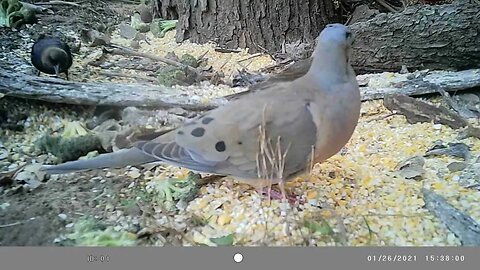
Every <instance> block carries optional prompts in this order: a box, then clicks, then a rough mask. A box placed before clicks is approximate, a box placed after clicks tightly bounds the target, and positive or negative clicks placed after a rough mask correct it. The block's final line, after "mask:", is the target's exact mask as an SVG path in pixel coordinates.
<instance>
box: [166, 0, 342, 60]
mask: <svg viewBox="0 0 480 270" xmlns="http://www.w3.org/2000/svg"><path fill="white" fill-rule="evenodd" d="M158 2H160V4H158ZM334 2H335V1H334V0H302V1H297V0H242V1H238V0H195V1H185V0H157V10H158V7H159V6H160V10H161V11H160V13H164V14H165V15H167V12H166V10H167V9H168V8H170V9H172V8H177V12H178V14H179V22H178V24H177V36H176V38H177V41H178V42H181V41H184V40H186V39H190V41H192V42H195V43H200V44H203V43H206V42H209V41H215V42H216V43H217V44H218V45H219V46H220V47H223V48H229V49H236V48H238V47H241V48H246V47H248V48H250V52H264V51H265V50H266V51H269V52H274V51H278V50H280V49H281V48H282V45H283V44H284V43H287V44H288V43H294V42H297V41H299V40H301V41H312V40H314V39H315V37H317V36H318V33H319V32H320V30H321V29H323V27H324V26H325V25H326V24H328V23H332V22H339V21H340V20H341V16H340V14H341V9H340V8H339V7H336V6H335V4H334ZM162 10H163V11H162ZM162 15H163V14H162Z"/></svg>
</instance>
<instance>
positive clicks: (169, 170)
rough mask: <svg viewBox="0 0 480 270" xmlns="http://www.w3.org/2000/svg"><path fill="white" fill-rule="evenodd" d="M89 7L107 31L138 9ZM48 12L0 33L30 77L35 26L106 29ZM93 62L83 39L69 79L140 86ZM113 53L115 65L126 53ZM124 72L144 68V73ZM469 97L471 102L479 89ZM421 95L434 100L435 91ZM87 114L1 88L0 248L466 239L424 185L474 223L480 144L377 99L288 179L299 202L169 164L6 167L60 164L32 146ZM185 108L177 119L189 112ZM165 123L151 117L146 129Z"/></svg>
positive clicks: (149, 46) (225, 90) (195, 92)
mask: <svg viewBox="0 0 480 270" xmlns="http://www.w3.org/2000/svg"><path fill="white" fill-rule="evenodd" d="M97 5H98V6H95V5H94V6H93V7H92V8H94V9H96V10H97V11H98V12H102V14H105V16H107V17H108V18H111V20H108V21H109V22H111V23H110V24H108V25H106V26H105V27H106V28H108V27H111V28H113V29H115V27H116V26H117V25H118V23H119V22H120V21H122V20H123V19H125V18H127V17H128V16H130V14H129V13H128V12H127V11H128V10H131V9H132V8H131V7H129V6H125V5H123V6H122V5H117V6H105V5H104V4H101V3H100V2H99V4H97ZM125 10H127V11H125ZM55 13H56V14H55V15H58V14H60V15H62V17H61V18H64V20H61V19H60V20H58V19H56V20H53V19H52V18H50V17H48V16H45V17H43V18H41V20H40V22H39V23H38V24H36V25H33V26H30V27H27V28H25V29H23V30H21V31H18V32H7V31H6V30H0V31H2V34H5V35H0V44H2V45H1V46H2V53H0V57H10V56H11V55H16V56H18V57H19V59H25V62H23V63H19V66H18V68H17V69H18V70H21V71H24V72H31V69H30V66H29V65H28V54H29V51H28V50H27V49H26V48H29V46H31V44H32V43H33V39H34V36H35V34H36V33H38V32H39V31H41V30H42V29H44V30H47V31H50V32H52V31H54V30H55V31H60V32H62V33H64V35H66V36H67V37H69V38H70V39H72V40H75V39H76V38H78V34H77V33H76V32H75V29H80V28H83V27H94V28H95V27H97V28H98V25H97V24H105V23H104V22H103V21H99V19H98V17H96V16H93V15H91V12H90V11H89V10H88V9H75V8H73V7H63V8H56V9H55ZM73 14H75V15H76V16H71V15H73ZM79 14H80V15H79ZM89 14H90V15H89ZM85 21H88V22H89V23H88V24H87V23H85ZM52 28H53V29H52ZM147 35H149V34H147ZM112 39H113V40H114V41H115V42H116V43H119V44H123V45H128V44H129V43H130V42H129V41H128V40H126V39H123V38H122V37H121V36H120V35H119V34H118V30H113V35H112ZM147 40H148V42H141V43H140V48H139V50H140V51H143V52H148V53H153V54H159V55H163V54H165V53H167V52H168V51H169V50H170V51H175V52H176V53H177V54H179V55H180V54H182V53H190V54H192V55H194V56H200V55H203V54H204V53H205V52H206V51H207V54H206V55H207V56H208V57H209V59H210V60H211V63H212V66H213V68H214V69H217V70H222V71H223V72H224V73H225V74H226V76H227V77H228V76H233V73H234V71H235V70H236V69H238V68H240V66H239V64H238V63H239V61H241V60H242V59H247V58H249V56H250V55H249V54H248V52H246V51H244V52H241V53H237V54H222V53H218V52H215V51H214V46H213V45H211V44H207V45H195V44H190V43H188V42H187V43H184V44H177V43H175V42H174V32H168V33H167V35H166V36H165V37H164V38H161V39H160V38H155V37H153V36H148V39H147ZM97 56H98V49H95V48H85V47H81V48H80V50H79V52H78V53H77V54H76V55H75V64H74V66H73V67H72V70H71V79H72V80H78V81H115V82H119V81H129V82H131V81H136V80H138V78H137V79H132V78H118V77H115V78H112V77H109V76H102V75H101V73H100V71H101V70H100V68H98V67H93V66H89V65H87V64H86V63H87V62H89V61H91V60H92V59H93V58H96V57H97ZM112 59H113V60H112ZM112 59H110V60H111V61H113V62H114V63H118V62H119V61H121V60H122V59H121V58H120V57H117V58H115V57H113V58H112ZM132 61H133V60H132ZM248 62H249V64H248V68H250V69H251V70H253V71H254V70H258V69H259V68H262V67H265V66H267V65H270V64H272V62H271V59H270V58H269V57H268V56H265V55H263V56H260V57H255V58H252V59H250V60H248ZM242 65H243V66H245V65H246V64H245V63H244V61H242ZM125 72H132V74H137V75H141V76H143V77H142V78H146V77H148V76H149V74H148V72H133V71H125ZM396 76H399V75H397V74H392V73H387V74H385V75H384V76H383V78H384V80H385V81H388V80H394V79H395V77H396ZM370 83H371V84H372V85H373V84H378V82H370ZM384 83H385V82H384ZM176 89H177V90H178V91H186V93H187V94H189V95H191V96H192V97H193V98H198V99H205V100H208V99H211V98H214V97H218V96H223V95H227V94H231V93H234V92H238V91H239V90H238V89H233V88H231V87H229V86H225V85H220V86H217V85H211V84H208V83H203V84H201V85H196V86H188V87H178V88H176ZM469 95H475V96H477V98H478V97H479V93H478V92H473V93H469ZM471 99H472V98H471ZM473 99H474V98H473ZM428 100H429V101H431V102H435V103H441V102H442V101H441V100H440V99H439V98H438V97H437V98H435V97H430V98H429V99H428ZM479 104H480V103H478V104H477V105H475V104H474V106H479ZM94 111H95V108H92V107H83V106H63V105H58V104H47V103H42V102H38V101H28V100H22V99H16V98H11V97H6V96H5V97H2V98H1V99H0V121H1V124H2V127H1V130H0V148H1V153H0V158H1V159H0V169H1V173H2V175H1V177H0V245H34V246H45V245H107V246H128V245H156V246H163V245H177V246H199V245H209V246H221V245H246V246H250V245H268V246H290V245H294V246H331V245H346V246H366V245H374V246H377V245H389V246H390V245H393V246H458V245H461V244H462V243H461V241H460V239H459V237H458V236H457V235H455V234H454V233H453V232H451V231H450V230H449V229H448V228H447V226H446V225H445V224H443V223H442V222H441V221H440V219H438V218H437V217H436V216H434V215H433V214H432V213H430V212H429V211H428V210H427V209H426V208H425V201H424V199H423V196H422V191H421V190H422V188H427V189H430V190H433V191H435V192H436V193H437V194H439V195H441V196H443V197H444V198H446V199H447V201H448V202H449V203H450V204H452V205H453V206H454V207H456V208H457V209H458V210H459V211H462V212H464V213H465V214H467V215H469V216H471V217H472V218H473V220H474V221H476V222H477V223H478V222H480V192H479V188H478V187H479V184H480V183H478V179H480V174H475V173H478V172H479V171H480V159H479V157H480V140H479V139H478V138H472V137H469V138H461V137H459V131H458V130H453V129H451V128H449V127H447V126H444V125H439V124H433V123H417V124H409V123H408V122H407V121H406V119H405V117H404V116H401V115H392V114H391V112H390V111H388V110H387V109H386V108H385V107H384V106H383V104H382V102H381V101H368V102H364V103H363V104H362V116H361V119H360V122H359V124H358V127H357V129H356V131H355V134H354V136H353V138H352V139H351V140H350V142H349V143H348V144H347V145H346V147H345V148H344V149H343V150H342V151H341V153H339V154H337V155H335V156H334V157H332V158H330V159H329V160H327V161H326V162H324V163H323V164H317V165H315V166H314V168H313V170H312V172H311V173H309V174H307V175H304V176H301V177H298V178H297V179H295V180H294V181H292V182H289V183H287V191H288V192H289V194H290V195H291V196H292V197H294V198H295V202H292V203H285V202H281V201H279V200H272V201H267V200H266V199H265V196H261V195H259V194H258V193H257V192H256V191H255V190H254V189H252V188H251V187H249V186H246V185H243V184H238V183H236V182H235V181H234V180H233V179H230V178H221V179H216V180H215V181H204V182H203V183H202V184H198V185H195V184H193V185H192V182H189V181H188V180H189V179H191V178H195V179H197V180H198V177H199V176H196V175H193V174H191V173H190V172H189V171H187V170H184V169H179V168H175V167H171V166H163V165H159V166H156V167H152V166H146V167H138V168H137V167H127V168H123V169H109V170H98V171H91V172H80V173H74V174H68V175H56V176H50V177H47V178H45V179H42V180H41V181H31V182H30V180H29V179H30V178H29V177H27V176H22V175H20V176H19V175H16V176H12V177H9V172H12V171H15V170H16V169H18V168H22V166H24V165H29V164H32V163H33V164H36V163H52V162H54V161H55V159H54V157H53V156H52V155H50V154H46V153H43V152H41V151H39V149H38V148H37V147H36V142H37V140H38V139H39V138H40V137H42V136H43V135H44V134H45V133H46V132H52V131H58V132H62V131H63V130H64V129H65V127H66V126H67V125H68V123H74V122H75V121H78V122H79V123H86V122H88V121H89V120H91V119H92V117H93V115H94ZM158 115H160V116H162V115H161V112H159V113H158ZM179 115H181V116H179V119H176V121H178V122H182V121H184V120H185V119H186V118H189V115H184V114H179ZM163 116H164V115H163ZM162 119H163V118H162ZM149 120H151V119H149ZM167 122H168V121H167ZM171 122H175V121H171ZM472 123H473V124H477V125H478V123H475V122H473V121H472ZM163 124H165V122H164V121H154V120H152V121H151V122H148V125H151V126H153V127H154V128H162V125H163ZM169 124H171V123H169ZM440 141H441V143H440ZM449 143H457V144H460V143H461V144H464V145H466V146H467V147H468V150H467V151H466V152H468V153H465V155H464V156H462V155H456V156H455V155H434V156H433V155H431V156H428V155H427V156H425V154H426V153H427V152H428V151H429V150H431V149H432V148H435V147H436V145H437V146H438V145H439V144H443V145H448V144H449ZM413 157H418V158H419V159H421V160H422V162H423V163H422V165H421V166H419V167H418V166H417V167H414V166H412V167H410V170H409V171H408V173H407V172H405V171H402V170H400V169H399V167H402V166H399V164H402V162H404V161H405V160H409V159H411V158H413ZM20 171H21V170H20ZM32 173H33V174H34V173H35V172H32ZM472 175H473V176H472ZM477 176H478V177H477ZM203 177H208V176H205V175H203ZM469 179H470V180H469ZM475 179H477V180H475ZM475 181H477V182H475ZM194 183H195V182H194Z"/></svg>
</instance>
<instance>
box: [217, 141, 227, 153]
mask: <svg viewBox="0 0 480 270" xmlns="http://www.w3.org/2000/svg"><path fill="white" fill-rule="evenodd" d="M215 149H216V150H217V151H218V152H223V151H225V150H226V149H227V147H226V146H225V142H224V141H219V142H217V143H216V144H215Z"/></svg>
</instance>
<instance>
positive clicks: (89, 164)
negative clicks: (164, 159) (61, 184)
mask: <svg viewBox="0 0 480 270" xmlns="http://www.w3.org/2000/svg"><path fill="white" fill-rule="evenodd" d="M156 160H157V159H156V158H155V157H152V156H150V155H147V154H145V153H144V152H142V151H141V150H139V149H138V148H130V149H122V150H120V151H116V152H113V153H107V154H102V155H99V156H98V157H95V158H92V159H86V160H76V161H69V162H66V163H62V164H59V165H44V166H42V168H41V169H40V170H41V171H45V172H47V173H48V174H63V173H71V172H77V171H86V170H93V169H102V168H122V167H126V166H128V165H140V164H145V163H150V162H154V161H156Z"/></svg>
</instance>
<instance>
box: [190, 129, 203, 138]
mask: <svg viewBox="0 0 480 270" xmlns="http://www.w3.org/2000/svg"><path fill="white" fill-rule="evenodd" d="M190 134H192V136H194V137H202V136H203V134H205V129H204V128H201V127H199V128H196V129H194V130H192V132H190Z"/></svg>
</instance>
